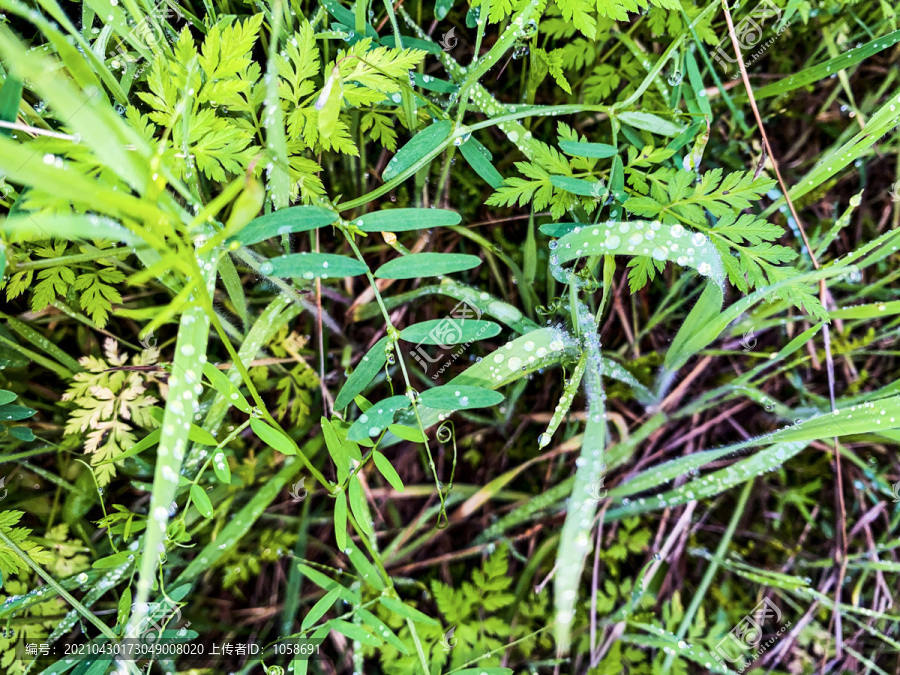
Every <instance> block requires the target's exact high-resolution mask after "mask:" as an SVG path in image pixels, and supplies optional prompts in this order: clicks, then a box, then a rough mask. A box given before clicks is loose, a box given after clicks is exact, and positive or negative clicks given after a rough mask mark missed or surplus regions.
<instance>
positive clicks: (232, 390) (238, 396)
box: [203, 362, 253, 414]
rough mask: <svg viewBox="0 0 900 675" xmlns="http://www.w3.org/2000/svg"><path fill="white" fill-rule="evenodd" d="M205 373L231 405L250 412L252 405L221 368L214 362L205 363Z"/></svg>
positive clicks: (214, 387)
mask: <svg viewBox="0 0 900 675" xmlns="http://www.w3.org/2000/svg"><path fill="white" fill-rule="evenodd" d="M203 374H204V375H205V376H206V379H207V380H209V381H210V384H212V388H213V389H215V390H216V391H217V392H219V393H220V394H221V395H222V396H224V397H225V400H226V401H228V403H229V405H233V406H234V407H235V408H237V409H238V410H240V411H242V412H245V413H247V414H250V412H251V411H252V410H253V408H252V407H251V405H250V404H249V403H248V402H247V399H246V398H244V395H243V394H242V393H241V392H240V391H239V390H238V388H237V387H236V386H234V384H232V382H231V380H229V379H228V377H227V376H226V375H225V373H223V372H222V371H221V370H219V369H218V368H216V367H215V366H214V365H213V364H212V363H209V362H207V363H204V364H203Z"/></svg>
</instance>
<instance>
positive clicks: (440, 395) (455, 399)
mask: <svg viewBox="0 0 900 675" xmlns="http://www.w3.org/2000/svg"><path fill="white" fill-rule="evenodd" d="M419 400H420V401H421V402H422V405H424V406H428V407H429V408H433V409H435V410H469V409H471V408H489V407H492V406H495V405H498V404H499V403H500V402H501V401H503V394H501V393H500V392H499V391H491V390H490V389H484V388H482V387H472V386H468V385H465V384H453V383H452V382H451V383H450V384H445V385H443V386H441V387H435V388H434V389H428V390H427V391H424V392H422V394H421V395H420V396H419Z"/></svg>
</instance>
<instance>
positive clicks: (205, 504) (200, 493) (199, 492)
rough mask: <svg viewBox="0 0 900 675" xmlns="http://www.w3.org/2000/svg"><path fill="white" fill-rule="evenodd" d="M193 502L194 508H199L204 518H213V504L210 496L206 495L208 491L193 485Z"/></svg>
mask: <svg viewBox="0 0 900 675" xmlns="http://www.w3.org/2000/svg"><path fill="white" fill-rule="evenodd" d="M191 500H192V501H193V502H194V506H196V507H197V510H198V511H199V512H200V515H202V516H203V517H204V518H212V516H213V507H212V502H211V501H210V500H209V495H207V494H206V490H204V489H203V488H202V487H200V486H199V485H197V484H196V483H194V484H193V485H191Z"/></svg>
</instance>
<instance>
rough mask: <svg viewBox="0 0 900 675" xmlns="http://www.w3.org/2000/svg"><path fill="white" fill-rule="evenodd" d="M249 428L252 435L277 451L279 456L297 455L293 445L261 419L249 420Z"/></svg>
mask: <svg viewBox="0 0 900 675" xmlns="http://www.w3.org/2000/svg"><path fill="white" fill-rule="evenodd" d="M250 428H251V429H253V433H255V434H256V435H257V436H259V438H260V440H262V442H263V443H265V444H266V445H268V446H269V447H271V448H273V449H275V450H277V451H278V452H280V453H281V454H283V455H296V454H297V449H296V448H295V447H294V444H293V443H291V442H290V441H289V440H288V439H287V437H286V436H285V435H284V434H283V433H281V432H280V431H276V430H275V429H273V428H272V427H270V426H269V425H268V424H266V423H265V422H264V421H262V420H261V419H259V418H256V417H253V418H251V419H250Z"/></svg>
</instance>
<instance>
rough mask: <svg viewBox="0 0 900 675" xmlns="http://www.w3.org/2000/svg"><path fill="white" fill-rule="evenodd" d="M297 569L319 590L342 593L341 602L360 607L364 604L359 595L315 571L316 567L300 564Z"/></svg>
mask: <svg viewBox="0 0 900 675" xmlns="http://www.w3.org/2000/svg"><path fill="white" fill-rule="evenodd" d="M297 567H299V568H300V571H301V572H303V575H304V576H305V577H306V578H307V579H309V580H310V581H312V582H313V583H314V584H316V586H318V587H319V588H322V589H323V590H326V591H330V590H333V589H337V590H338V591H340V597H341V600H344V601H345V602H347V603H349V604H351V605H358V604H360V603H361V602H362V600H361V599H360V597H359V595H357V594H356V593H354V592H353V591H352V590H350V589H349V588H347V587H346V586H343V585H341V584H339V583H338V582H337V581H335V580H334V579H332V578H331V577H329V576H326V575H325V574H322V572H320V571H319V570H317V569H315V568H314V567H310V566H309V565H305V564H303V563H300V564H298V565H297Z"/></svg>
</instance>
